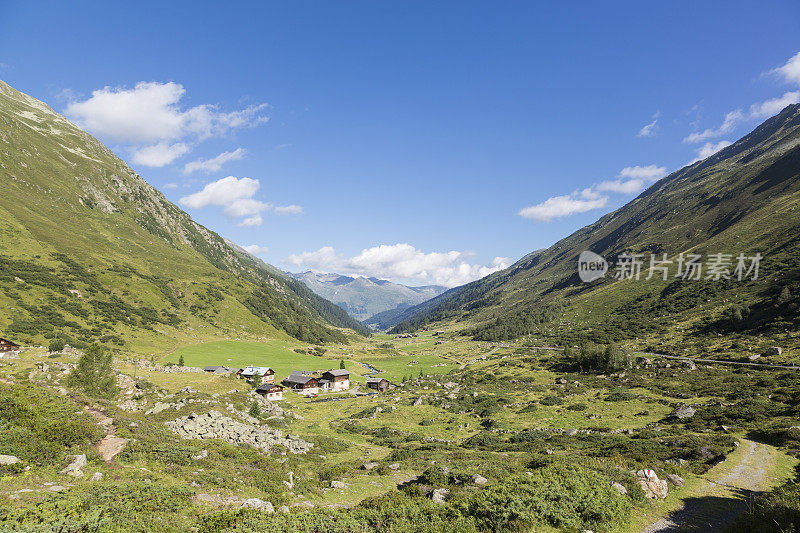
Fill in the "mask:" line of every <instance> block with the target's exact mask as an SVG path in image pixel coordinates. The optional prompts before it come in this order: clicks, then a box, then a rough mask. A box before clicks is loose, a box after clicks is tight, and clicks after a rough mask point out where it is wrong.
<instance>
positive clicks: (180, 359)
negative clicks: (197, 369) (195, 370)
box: [178, 354, 185, 366]
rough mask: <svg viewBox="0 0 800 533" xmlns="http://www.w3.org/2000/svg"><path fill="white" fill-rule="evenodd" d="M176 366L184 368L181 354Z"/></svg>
mask: <svg viewBox="0 0 800 533" xmlns="http://www.w3.org/2000/svg"><path fill="white" fill-rule="evenodd" d="M178 366H185V362H184V360H183V354H181V356H180V357H179V358H178Z"/></svg>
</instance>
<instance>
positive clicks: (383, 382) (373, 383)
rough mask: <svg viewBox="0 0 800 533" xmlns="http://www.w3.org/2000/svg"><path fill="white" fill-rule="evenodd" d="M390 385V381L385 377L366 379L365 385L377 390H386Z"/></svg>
mask: <svg viewBox="0 0 800 533" xmlns="http://www.w3.org/2000/svg"><path fill="white" fill-rule="evenodd" d="M390 385H391V383H389V380H387V379H386V378H370V379H368V380H367V387H369V388H370V389H373V390H376V391H378V392H386V391H387V390H389V386H390Z"/></svg>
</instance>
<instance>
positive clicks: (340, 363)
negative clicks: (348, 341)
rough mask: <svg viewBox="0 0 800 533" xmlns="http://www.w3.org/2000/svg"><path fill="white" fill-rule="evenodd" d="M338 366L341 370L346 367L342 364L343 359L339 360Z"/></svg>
mask: <svg viewBox="0 0 800 533" xmlns="http://www.w3.org/2000/svg"><path fill="white" fill-rule="evenodd" d="M339 368H341V369H342V370H344V369H345V368H347V367H346V366H345V364H344V361H343V360H341V361H339Z"/></svg>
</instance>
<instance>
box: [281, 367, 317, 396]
mask: <svg viewBox="0 0 800 533" xmlns="http://www.w3.org/2000/svg"><path fill="white" fill-rule="evenodd" d="M282 383H283V385H285V386H286V387H288V388H290V389H291V390H293V391H294V392H296V393H297V394H302V395H304V396H311V395H313V394H318V393H319V381H318V380H317V378H315V377H312V376H304V375H302V374H300V373H297V372H292V373H291V374H290V375H289V377H287V378H286V379H284V380H283V381H282Z"/></svg>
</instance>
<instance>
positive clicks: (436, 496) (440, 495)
mask: <svg viewBox="0 0 800 533" xmlns="http://www.w3.org/2000/svg"><path fill="white" fill-rule="evenodd" d="M448 494H450V491H449V490H447V489H434V490H433V495H432V496H431V499H432V500H433V503H439V504H442V503H444V502H445V500H446V499H447V495H448Z"/></svg>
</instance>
